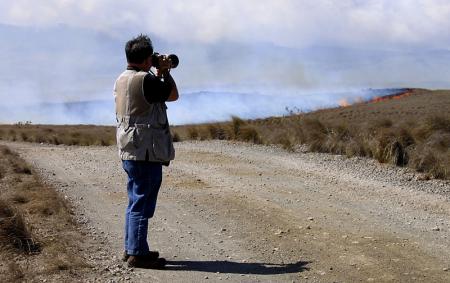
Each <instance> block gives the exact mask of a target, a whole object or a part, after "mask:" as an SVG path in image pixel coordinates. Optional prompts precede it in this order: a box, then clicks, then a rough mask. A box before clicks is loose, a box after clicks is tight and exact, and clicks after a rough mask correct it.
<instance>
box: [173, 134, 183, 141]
mask: <svg viewBox="0 0 450 283" xmlns="http://www.w3.org/2000/svg"><path fill="white" fill-rule="evenodd" d="M172 141H173V142H180V141H181V138H180V135H179V134H178V133H177V132H174V133H172Z"/></svg>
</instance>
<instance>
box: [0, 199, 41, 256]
mask: <svg viewBox="0 0 450 283" xmlns="http://www.w3.org/2000/svg"><path fill="white" fill-rule="evenodd" d="M0 245H1V246H2V247H4V248H15V249H16V250H18V251H22V252H25V253H33V252H37V251H39V245H38V244H37V243H35V242H34V240H33V239H32V237H31V233H30V231H29V229H28V228H27V225H26V223H25V220H24V219H23V216H22V215H21V214H20V213H19V212H18V211H17V210H16V209H14V208H12V207H11V206H9V205H8V204H7V203H6V202H5V201H3V200H0Z"/></svg>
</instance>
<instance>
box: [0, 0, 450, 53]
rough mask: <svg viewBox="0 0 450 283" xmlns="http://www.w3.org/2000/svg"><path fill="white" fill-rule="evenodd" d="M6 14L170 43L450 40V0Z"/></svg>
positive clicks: (39, 3)
mask: <svg viewBox="0 0 450 283" xmlns="http://www.w3.org/2000/svg"><path fill="white" fill-rule="evenodd" d="M30 7H32V8H30ZM0 11H1V12H0V19H2V22H3V23H5V24H15V25H26V26H44V27H45V26H46V27H48V26H52V25H54V24H57V23H64V24H67V25H70V26H75V27H85V28H94V29H97V30H100V31H102V32H107V33H109V34H111V35H115V36H117V37H121V36H123V35H122V34H123V32H124V31H126V32H129V33H133V32H134V33H136V32H139V31H144V32H149V33H152V34H155V35H157V36H159V37H161V38H163V39H164V40H167V41H169V42H177V41H178V42H186V41H188V42H201V43H212V42H217V41H223V40H225V41H237V42H245V43H249V42H254V41H266V42H272V43H275V44H277V45H282V46H290V47H305V46H311V45H339V46H352V47H361V46H363V47H370V46H378V47H383V48H394V49H395V48H404V47H405V46H406V47H409V46H413V47H415V46H433V47H435V48H448V46H449V44H450V38H449V36H448V30H449V28H450V2H449V1H446V0H416V1H412V0H397V1H390V0H367V1H357V0H342V1H329V0H316V1H308V0H277V1H275V0H252V1H250V0H248V1H241V0H228V1H218V0H216V1H214V0H196V1H183V0H172V1H170V2H167V1H148V0H135V1H106V0H96V1H91V0H80V1H73V0H65V1H62V0H33V1H32V0H15V1H8V2H4V3H2V4H0Z"/></svg>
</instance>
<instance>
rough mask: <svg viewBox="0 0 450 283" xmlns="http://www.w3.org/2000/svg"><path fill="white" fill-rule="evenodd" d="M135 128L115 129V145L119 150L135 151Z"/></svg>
mask: <svg viewBox="0 0 450 283" xmlns="http://www.w3.org/2000/svg"><path fill="white" fill-rule="evenodd" d="M135 135H136V128H135V127H126V128H124V127H119V128H118V129H117V145H118V146H119V148H120V149H121V150H129V149H136V144H135Z"/></svg>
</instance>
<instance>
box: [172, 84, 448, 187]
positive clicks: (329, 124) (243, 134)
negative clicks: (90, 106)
mask: <svg viewBox="0 0 450 283" xmlns="http://www.w3.org/2000/svg"><path fill="white" fill-rule="evenodd" d="M448 109H450V91H433V92H432V91H426V90H419V89H417V90H414V91H413V92H412V95H410V96H408V97H402V98H401V99H387V100H377V102H373V103H359V104H356V105H351V106H348V107H339V108H334V109H323V110H319V111H315V112H311V113H297V114H293V113H291V114H290V115H288V116H285V117H272V118H267V119H258V120H248V121H244V120H242V119H240V118H238V117H233V118H232V121H231V122H227V123H214V124H203V125H188V126H180V127H175V128H174V132H175V133H176V134H175V135H176V137H177V140H185V139H189V140H207V139H219V140H237V141H246V142H252V143H256V144H267V145H270V144H278V145H280V146H282V147H283V148H284V149H286V150H289V151H296V150H298V149H300V148H306V149H307V150H309V151H313V152H326V153H334V154H342V155H346V156H348V157H352V156H364V157H370V158H375V159H376V160H378V161H379V162H381V163H391V164H394V165H397V166H408V167H410V168H413V169H416V170H417V171H419V172H423V173H425V174H424V176H423V178H424V179H428V178H439V179H450V113H449V112H448Z"/></svg>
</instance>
